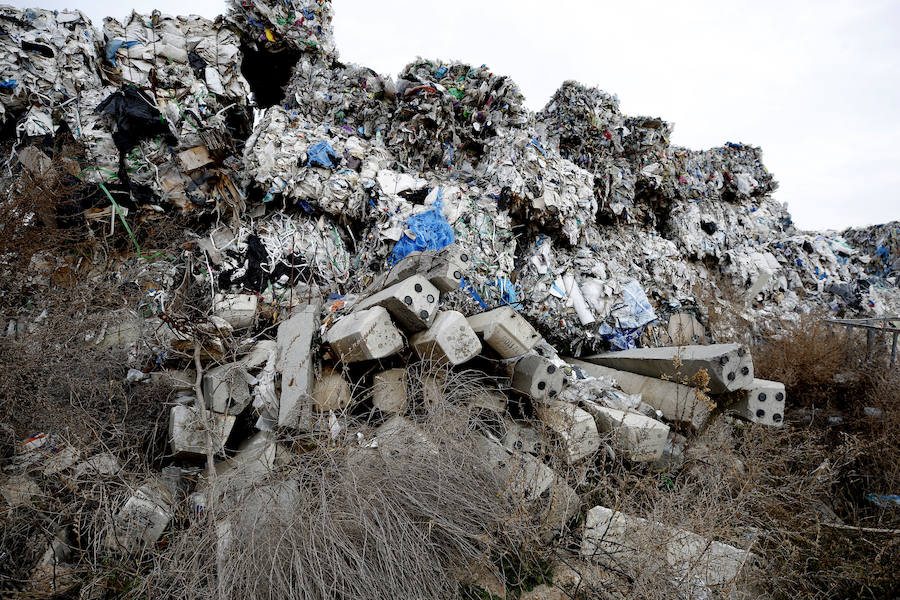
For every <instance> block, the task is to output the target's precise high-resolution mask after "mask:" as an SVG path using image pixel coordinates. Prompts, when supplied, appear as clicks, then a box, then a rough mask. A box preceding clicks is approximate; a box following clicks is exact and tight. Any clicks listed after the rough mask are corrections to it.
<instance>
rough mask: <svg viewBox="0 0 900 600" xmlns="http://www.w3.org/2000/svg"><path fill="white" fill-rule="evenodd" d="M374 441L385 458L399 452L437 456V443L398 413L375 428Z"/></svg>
mask: <svg viewBox="0 0 900 600" xmlns="http://www.w3.org/2000/svg"><path fill="white" fill-rule="evenodd" d="M375 441H376V443H377V447H378V450H379V452H381V454H382V456H384V457H385V458H390V457H392V456H396V455H399V454H412V455H422V456H437V454H438V447H437V445H436V444H435V443H434V442H433V441H432V440H431V439H430V438H429V437H428V436H427V435H425V432H424V431H422V430H421V429H420V428H419V427H418V426H417V425H416V424H415V423H413V422H412V421H410V420H409V419H406V418H404V417H401V416H399V415H397V416H394V417H391V418H390V419H388V420H387V421H386V422H385V423H384V424H382V425H381V426H380V427H378V429H376V430H375Z"/></svg>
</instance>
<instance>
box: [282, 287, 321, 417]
mask: <svg viewBox="0 0 900 600" xmlns="http://www.w3.org/2000/svg"><path fill="white" fill-rule="evenodd" d="M321 308H322V305H321V300H320V299H315V300H313V302H312V303H310V304H306V305H304V306H298V307H295V308H294V309H293V312H292V314H291V317H290V318H289V319H287V320H286V321H283V322H282V323H281V324H280V325H279V326H278V334H277V343H278V360H277V363H276V370H278V371H279V372H280V373H281V399H280V403H279V406H278V425H279V426H280V427H290V428H292V429H300V430H302V431H309V430H310V428H311V427H312V391H313V371H314V369H315V364H314V363H313V355H312V342H313V338H314V337H315V335H316V331H317V329H318V327H319V311H320V310H321Z"/></svg>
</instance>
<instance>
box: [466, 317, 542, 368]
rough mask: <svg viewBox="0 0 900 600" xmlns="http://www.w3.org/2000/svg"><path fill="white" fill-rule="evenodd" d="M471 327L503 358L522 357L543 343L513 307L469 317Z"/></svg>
mask: <svg viewBox="0 0 900 600" xmlns="http://www.w3.org/2000/svg"><path fill="white" fill-rule="evenodd" d="M469 326H471V327H472V329H474V330H475V333H477V334H479V335H480V336H482V337H483V338H484V343H486V344H487V345H488V346H490V347H491V348H493V349H494V351H496V352H497V354H499V355H500V356H502V357H503V358H515V357H517V356H522V355H523V354H526V353H528V352H529V351H530V350H531V349H532V348H534V347H535V346H536V345H537V344H538V343H539V342H540V341H541V336H540V335H539V334H538V332H537V331H535V329H534V327H532V326H531V323H529V322H528V321H527V320H526V319H525V317H523V316H522V315H520V314H519V313H518V312H516V310H515V309H514V308H512V307H511V306H501V307H500V308H495V309H494V310H489V311H487V312H483V313H479V314H477V315H473V316H471V317H469Z"/></svg>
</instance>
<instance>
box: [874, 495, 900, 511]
mask: <svg viewBox="0 0 900 600" xmlns="http://www.w3.org/2000/svg"><path fill="white" fill-rule="evenodd" d="M866 500H868V501H869V502H871V503H872V504H875V505H876V506H881V507H888V506H895V507H897V508H900V496H898V495H897V494H883V495H879V494H866Z"/></svg>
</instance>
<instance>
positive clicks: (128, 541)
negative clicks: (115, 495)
mask: <svg viewBox="0 0 900 600" xmlns="http://www.w3.org/2000/svg"><path fill="white" fill-rule="evenodd" d="M173 517H174V512H173V510H172V496H171V493H170V492H169V490H168V488H166V486H165V485H164V484H163V483H162V482H161V481H158V480H156V479H152V480H150V481H148V482H147V483H145V484H144V485H142V486H141V487H140V488H138V489H137V491H135V492H134V495H132V496H131V497H130V498H129V499H128V501H127V502H125V505H124V506H123V507H122V509H121V510H120V511H119V512H118V514H116V516H115V517H114V518H113V522H112V527H111V530H110V531H109V532H108V534H107V537H106V542H105V544H106V547H107V548H109V549H111V550H116V551H119V552H122V553H125V554H132V553H134V552H136V551H137V550H139V549H141V548H142V547H144V546H145V545H147V544H152V543H154V542H156V541H157V540H158V539H159V538H160V537H162V534H163V532H164V531H165V529H166V527H168V525H169V522H170V521H171V520H172V518H173Z"/></svg>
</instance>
